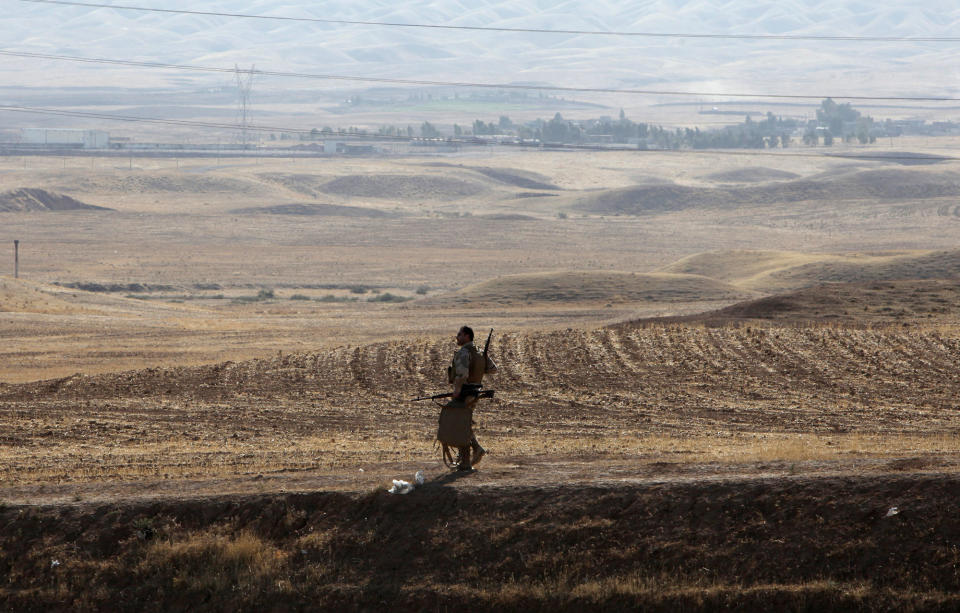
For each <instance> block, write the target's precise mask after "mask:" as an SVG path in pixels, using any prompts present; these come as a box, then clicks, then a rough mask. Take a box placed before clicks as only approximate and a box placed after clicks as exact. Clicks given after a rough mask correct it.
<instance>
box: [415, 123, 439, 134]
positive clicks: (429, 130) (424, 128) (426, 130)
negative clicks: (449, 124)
mask: <svg viewBox="0 0 960 613" xmlns="http://www.w3.org/2000/svg"><path fill="white" fill-rule="evenodd" d="M420 136H422V137H423V138H438V137H439V136H440V131H439V130H437V129H436V128H435V127H434V126H433V124H431V123H430V122H429V121H425V122H423V125H421V126H420Z"/></svg>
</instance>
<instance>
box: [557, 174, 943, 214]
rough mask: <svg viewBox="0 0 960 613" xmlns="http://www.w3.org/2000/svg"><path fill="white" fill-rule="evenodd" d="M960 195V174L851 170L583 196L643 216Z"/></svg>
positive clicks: (587, 202) (609, 209)
mask: <svg viewBox="0 0 960 613" xmlns="http://www.w3.org/2000/svg"><path fill="white" fill-rule="evenodd" d="M956 196H960V175H958V174H957V173H952V172H943V173H933V172H928V171H919V170H898V169H897V170H895V169H887V170H860V171H857V170H851V171H844V172H841V173H829V174H823V175H819V176H816V177H809V178H804V179H797V180H793V181H784V182H778V183H772V184H769V185H758V186H752V187H716V188H704V187H689V186H684V185H638V186H633V187H624V188H617V189H609V190H603V191H600V192H597V193H595V194H590V195H588V196H585V197H583V198H580V199H579V200H578V201H577V202H576V203H575V205H574V208H576V209H579V210H583V211H588V212H591V213H604V214H617V213H619V214H625V215H641V214H646V213H658V212H665V211H679V210H685V209H695V208H711V207H735V206H767V205H773V204H783V203H792V202H803V201H815V200H827V201H831V202H833V201H837V200H917V199H924V198H947V197H956Z"/></svg>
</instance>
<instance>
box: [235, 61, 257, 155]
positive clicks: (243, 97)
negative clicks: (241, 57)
mask: <svg viewBox="0 0 960 613" xmlns="http://www.w3.org/2000/svg"><path fill="white" fill-rule="evenodd" d="M233 70H234V73H235V74H236V77H237V94H238V95H239V100H238V101H237V123H238V124H240V145H241V147H242V148H243V149H246V148H247V145H248V139H249V135H248V134H247V130H248V128H249V126H250V121H249V119H250V117H249V112H250V90H251V88H253V73H254V72H256V70H255V66H253V65H251V66H250V70H241V69H240V66H238V65H236V64H234V65H233Z"/></svg>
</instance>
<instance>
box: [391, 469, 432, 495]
mask: <svg viewBox="0 0 960 613" xmlns="http://www.w3.org/2000/svg"><path fill="white" fill-rule="evenodd" d="M413 481H414V483H415V484H416V485H414V483H408V482H406V481H401V480H400V479H394V480H393V487H391V488H390V489H388V490H387V491H388V492H390V493H391V494H409V493H410V492H412V491H413V490H414V488H415V487H417V486H418V485H423V483H424V481H426V479H425V478H424V476H423V471H422V470H418V471H417V474H416V475H414V477H413Z"/></svg>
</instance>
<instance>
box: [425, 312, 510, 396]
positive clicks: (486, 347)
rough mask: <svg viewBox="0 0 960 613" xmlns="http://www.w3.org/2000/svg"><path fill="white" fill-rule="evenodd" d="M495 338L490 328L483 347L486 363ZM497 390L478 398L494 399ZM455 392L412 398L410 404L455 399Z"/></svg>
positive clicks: (484, 392)
mask: <svg viewBox="0 0 960 613" xmlns="http://www.w3.org/2000/svg"><path fill="white" fill-rule="evenodd" d="M491 338H493V328H490V334H488V335H487V342H486V343H484V345H483V359H484V363H486V360H487V351H488V350H489V349H490V339H491ZM495 391H496V390H482V391H481V392H480V393H479V394H477V398H478V399H479V398H493V393H494V392H495ZM453 395H454V394H453V392H447V393H446V394H434V395H433V396H420V397H418V398H411V399H410V402H419V401H421V400H439V399H440V398H453Z"/></svg>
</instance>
